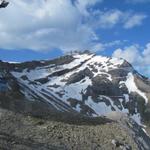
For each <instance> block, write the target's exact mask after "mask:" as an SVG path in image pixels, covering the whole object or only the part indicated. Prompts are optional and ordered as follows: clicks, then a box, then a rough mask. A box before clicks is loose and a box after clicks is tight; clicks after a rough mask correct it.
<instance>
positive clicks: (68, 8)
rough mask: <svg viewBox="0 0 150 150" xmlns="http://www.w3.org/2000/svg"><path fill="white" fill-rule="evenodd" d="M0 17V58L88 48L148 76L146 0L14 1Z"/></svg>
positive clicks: (149, 10) (149, 1)
mask: <svg viewBox="0 0 150 150" xmlns="http://www.w3.org/2000/svg"><path fill="white" fill-rule="evenodd" d="M0 15H1V20H0V59H1V60H4V61H19V62H21V61H30V60H41V59H52V58H55V57H57V56H61V55H63V54H64V53H67V52H69V51H72V50H85V49H89V50H91V51H93V52H96V53H97V54H101V55H106V56H114V57H122V58H125V59H126V60H128V61H129V62H130V63H132V64H133V65H134V67H135V68H136V69H138V71H139V72H140V73H142V74H144V75H146V76H150V67H149V66H150V59H149V58H150V32H149V27H150V0H47V1H45V0H30V1H27V0H19V1H18V0H13V1H10V4H9V6H8V7H7V8H6V9H1V10H0Z"/></svg>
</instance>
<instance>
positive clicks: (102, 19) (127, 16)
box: [90, 9, 147, 29]
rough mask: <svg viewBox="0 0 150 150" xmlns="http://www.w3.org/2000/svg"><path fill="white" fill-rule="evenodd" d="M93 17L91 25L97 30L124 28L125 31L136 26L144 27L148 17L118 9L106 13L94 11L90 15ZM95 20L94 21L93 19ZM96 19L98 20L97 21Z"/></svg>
mask: <svg viewBox="0 0 150 150" xmlns="http://www.w3.org/2000/svg"><path fill="white" fill-rule="evenodd" d="M90 15H91V16H92V17H91V18H90V19H91V24H92V23H93V26H95V27H96V28H103V29H108V28H113V27H118V26H117V25H119V26H121V27H123V28H124V29H130V28H133V27H136V26H140V25H142V23H143V21H144V19H146V18H147V15H145V14H141V13H134V12H132V11H121V10H118V9H113V10H105V11H100V10H98V11H94V12H93V13H92V14H90ZM93 18H94V19H93ZM95 18H96V19H95Z"/></svg>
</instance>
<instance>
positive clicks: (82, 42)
mask: <svg viewBox="0 0 150 150" xmlns="http://www.w3.org/2000/svg"><path fill="white" fill-rule="evenodd" d="M79 2H80V1H79ZM80 3H81V2H80ZM80 3H79V4H80ZM95 3H96V1H95ZM79 4H78V5H79ZM81 5H82V7H83V6H84V7H83V9H85V10H86V7H87V6H90V5H94V2H92V3H91V2H90V1H86V3H83V2H82V3H81ZM80 11H81V10H79V9H78V8H77V7H75V6H74V5H73V4H72V3H71V1H70V0H63V1H62V0H50V1H46V2H45V1H43V0H38V1H36V0H31V1H30V2H28V1H26V0H19V1H18V0H14V1H12V2H11V3H10V5H9V7H7V8H6V9H3V10H2V11H1V19H0V39H1V40H0V48H4V49H22V48H26V49H33V50H50V49H53V48H60V49H62V50H65V51H66V50H73V49H87V48H89V49H93V47H95V45H97V43H95V42H94V40H95V39H96V38H97V36H96V34H95V33H94V31H93V29H92V28H91V27H90V26H88V24H86V23H85V24H83V23H82V14H81V12H80Z"/></svg>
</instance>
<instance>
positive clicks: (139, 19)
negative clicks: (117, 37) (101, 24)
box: [124, 14, 147, 29]
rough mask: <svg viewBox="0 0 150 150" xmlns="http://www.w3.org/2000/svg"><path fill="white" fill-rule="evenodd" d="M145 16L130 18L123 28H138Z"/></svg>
mask: <svg viewBox="0 0 150 150" xmlns="http://www.w3.org/2000/svg"><path fill="white" fill-rule="evenodd" d="M146 17H147V16H146V15H142V14H135V15H133V16H130V17H129V18H128V19H127V20H126V22H125V24H124V28H126V29H129V28H132V27H134V26H139V25H141V24H142V22H143V20H144V19H145V18H146Z"/></svg>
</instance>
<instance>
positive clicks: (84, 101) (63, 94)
mask: <svg viewBox="0 0 150 150" xmlns="http://www.w3.org/2000/svg"><path fill="white" fill-rule="evenodd" d="M73 57H74V58H75V59H74V60H73V61H72V62H70V63H68V64H63V65H57V66H56V65H55V64H51V65H45V66H43V67H38V66H37V67H36V68H34V69H28V68H26V69H23V70H22V71H21V72H17V71H15V70H14V71H12V72H11V73H12V75H13V76H14V77H16V78H17V79H18V81H19V82H20V83H21V84H24V85H25V86H27V87H28V88H29V89H30V90H31V91H34V92H35V93H36V94H37V95H38V96H39V97H40V98H43V99H44V100H46V101H47V102H49V103H51V104H52V105H53V106H54V107H56V109H58V110H61V107H60V106H59V107H58V104H55V102H53V101H51V98H54V99H56V100H57V103H58V100H59V101H61V102H63V103H65V104H67V105H68V106H70V107H72V108H73V109H74V110H76V111H78V112H80V111H82V109H83V106H84V107H85V106H86V109H87V107H88V108H89V109H90V115H92V116H99V115H105V114H107V113H110V112H112V111H117V112H124V113H129V109H128V108H127V106H126V105H127V104H128V103H129V102H130V101H131V100H130V98H129V95H130V93H131V92H135V93H137V94H138V95H140V96H142V97H143V98H144V99H145V102H146V103H147V102H148V98H147V97H146V95H145V93H144V92H142V91H140V90H139V89H138V88H137V86H136V84H135V82H134V76H133V73H132V72H131V71H129V73H128V75H127V76H126V77H125V80H123V81H122V80H121V79H122V77H120V76H119V77H118V78H120V80H119V84H118V85H117V86H118V89H119V88H122V86H126V88H127V89H128V92H125V93H122V95H117V96H118V97H117V96H116V98H114V97H115V96H114V95H111V96H110V95H107V93H104V94H99V95H98V96H97V98H96V100H95V98H94V96H92V95H89V94H88V95H87V93H88V92H89V91H91V90H93V87H92V86H93V79H94V78H96V77H102V79H101V80H103V78H104V79H105V80H104V83H103V84H106V85H107V84H108V83H109V84H114V82H117V81H114V78H116V76H115V77H114V76H113V75H112V74H111V73H109V71H112V70H117V69H119V67H120V66H121V65H122V64H123V63H124V60H123V59H118V58H108V57H102V56H95V55H93V54H75V55H73ZM66 69H68V70H69V71H67V72H65V73H62V74H61V75H57V74H55V73H57V72H61V71H62V72H63V71H64V70H66ZM84 70H88V71H89V72H91V73H92V75H91V76H92V77H91V76H90V75H89V73H87V75H86V76H83V74H82V75H81V76H79V79H78V76H77V77H76V75H78V74H79V73H81V72H82V71H84ZM23 76H26V78H25V79H24V78H23ZM82 76H83V77H82ZM71 77H76V78H77V80H75V82H73V83H69V84H68V81H69V80H70V78H71ZM41 79H42V80H46V82H44V83H41V82H40V80H41ZM91 87H92V88H91ZM89 89H90V90H89ZM22 91H23V89H22ZM106 91H107V90H106ZM108 92H109V91H108ZM22 93H25V94H26V95H30V96H29V97H32V94H33V93H32V92H30V93H27V91H26V92H22ZM89 93H90V92H89ZM105 94H106V95H105ZM108 94H109V93H108ZM33 95H34V94H33ZM85 96H86V98H84V97H85ZM113 96H114V97H113ZM100 97H101V98H100ZM112 97H113V98H112ZM70 99H71V101H72V102H73V103H75V104H74V105H73V106H72V105H71V103H70ZM91 110H92V111H91ZM131 117H133V118H134V119H135V120H136V121H137V122H140V119H141V118H140V115H139V112H137V110H136V108H135V113H134V114H132V116H131Z"/></svg>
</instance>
